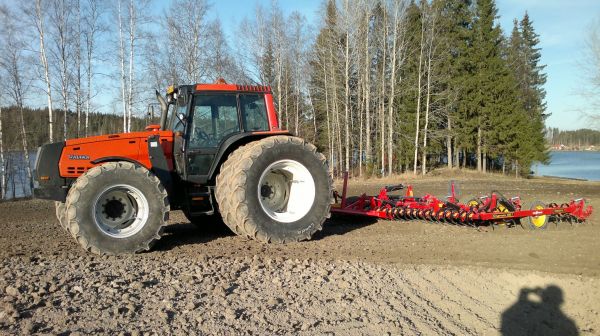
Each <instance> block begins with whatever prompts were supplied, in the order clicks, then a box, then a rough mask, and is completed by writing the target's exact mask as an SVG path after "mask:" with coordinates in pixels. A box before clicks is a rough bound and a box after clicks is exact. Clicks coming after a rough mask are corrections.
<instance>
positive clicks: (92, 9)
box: [83, 0, 102, 136]
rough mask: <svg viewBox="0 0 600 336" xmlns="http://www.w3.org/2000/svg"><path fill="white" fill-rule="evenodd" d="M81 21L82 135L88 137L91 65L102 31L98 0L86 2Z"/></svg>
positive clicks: (90, 102)
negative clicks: (83, 99)
mask: <svg viewBox="0 0 600 336" xmlns="http://www.w3.org/2000/svg"><path fill="white" fill-rule="evenodd" d="M86 5H87V6H86V7H85V15H84V21H83V39H84V42H85V46H84V49H85V75H86V90H85V94H86V98H85V124H84V135H85V136H88V135H89V122H90V110H91V105H92V81H93V79H94V71H93V69H92V65H93V62H94V58H95V48H96V40H97V38H98V34H99V33H100V32H101V31H102V26H101V22H100V12H101V10H100V7H99V1H98V0H87V1H86Z"/></svg>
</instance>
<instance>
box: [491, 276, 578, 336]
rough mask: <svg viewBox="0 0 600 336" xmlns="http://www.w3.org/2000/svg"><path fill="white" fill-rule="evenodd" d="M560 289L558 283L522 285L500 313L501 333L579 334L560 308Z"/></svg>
mask: <svg viewBox="0 0 600 336" xmlns="http://www.w3.org/2000/svg"><path fill="white" fill-rule="evenodd" d="M563 303H564V296H563V291H562V289H560V288H559V287H558V286H554V285H549V286H548V287H546V288H540V287H537V288H527V287H524V288H522V289H521V291H520V292H519V298H518V300H517V302H516V303H515V304H513V305H512V306H511V307H510V308H508V309H507V310H506V311H504V312H503V313H502V315H501V326H500V332H501V334H502V335H511V336H512V335H515V336H518V335H530V336H531V335H548V336H549V335H557V336H558V335H562V336H572V335H579V332H578V331H577V325H576V324H575V322H574V321H573V320H572V319H571V318H569V317H568V316H567V315H565V313H563V312H562V310H561V309H560V306H561V305H562V304H563Z"/></svg>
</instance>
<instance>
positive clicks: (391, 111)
mask: <svg viewBox="0 0 600 336" xmlns="http://www.w3.org/2000/svg"><path fill="white" fill-rule="evenodd" d="M393 6H394V35H393V39H394V42H393V44H392V74H391V76H392V78H391V80H390V83H391V84H390V85H391V90H390V98H389V103H388V104H389V108H388V153H387V155H388V174H392V167H393V163H392V159H393V156H394V155H393V148H394V141H393V135H394V123H393V121H394V118H393V117H394V98H395V95H396V63H397V54H398V50H397V49H398V46H397V45H398V27H399V25H400V22H399V10H400V8H399V6H400V5H399V4H398V3H394V5H393Z"/></svg>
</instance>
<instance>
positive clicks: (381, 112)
mask: <svg viewBox="0 0 600 336" xmlns="http://www.w3.org/2000/svg"><path fill="white" fill-rule="evenodd" d="M383 27H384V28H383V45H382V48H383V58H382V61H381V62H382V66H381V91H380V92H379V119H381V129H380V133H381V146H380V147H381V148H380V149H381V176H385V88H386V82H385V70H386V60H387V58H386V57H387V49H388V45H387V35H388V23H387V15H386V12H385V11H384V12H383Z"/></svg>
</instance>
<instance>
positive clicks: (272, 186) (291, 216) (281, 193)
mask: <svg viewBox="0 0 600 336" xmlns="http://www.w3.org/2000/svg"><path fill="white" fill-rule="evenodd" d="M258 200H259V203H260V206H261V207H262V209H263V211H264V212H265V213H266V214H267V215H268V216H269V217H271V218H272V219H274V220H276V221H278V222H283V223H291V222H295V221H298V220H300V219H301V218H303V217H304V216H306V214H308V212H309V211H310V209H311V208H312V206H313V203H314V202H315V181H314V179H313V177H312V175H311V174H310V172H309V171H308V169H307V168H306V167H305V166H304V165H302V164H301V163H300V162H298V161H294V160H280V161H277V162H274V163H272V164H270V165H269V166H268V167H267V169H265V170H264V171H263V173H262V174H261V176H260V179H259V183H258Z"/></svg>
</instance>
